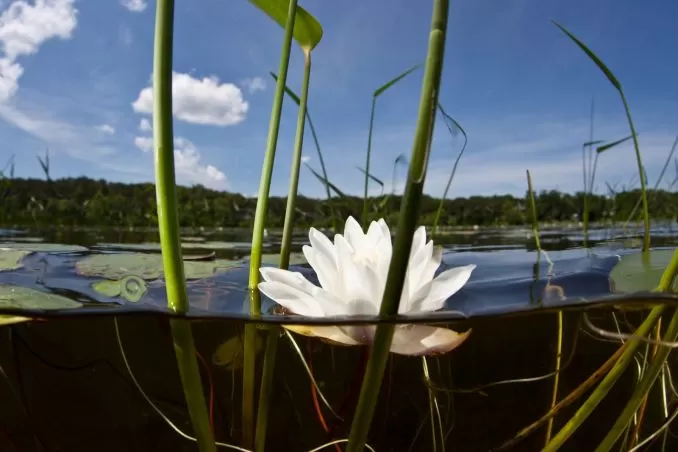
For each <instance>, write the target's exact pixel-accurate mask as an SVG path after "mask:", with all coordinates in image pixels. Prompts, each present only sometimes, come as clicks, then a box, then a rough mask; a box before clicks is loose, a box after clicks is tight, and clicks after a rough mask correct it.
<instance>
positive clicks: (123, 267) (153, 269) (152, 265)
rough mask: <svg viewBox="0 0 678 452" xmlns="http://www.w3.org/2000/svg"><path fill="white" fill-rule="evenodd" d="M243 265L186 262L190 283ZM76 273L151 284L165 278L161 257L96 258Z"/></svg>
mask: <svg viewBox="0 0 678 452" xmlns="http://www.w3.org/2000/svg"><path fill="white" fill-rule="evenodd" d="M241 265H242V262H239V261H231V260H227V259H216V260H212V261H185V262H184V272H185V276H186V279H202V278H207V277H210V276H214V275H215V274H217V273H221V272H224V271H227V270H229V269H231V268H235V267H239V266H241ZM75 269H76V271H77V272H78V273H79V274H81V275H84V276H99V277H101V278H106V279H112V280H119V279H122V278H123V277H125V276H138V277H139V278H142V279H145V280H147V281H148V280H153V279H158V278H160V277H161V276H163V263H162V256H161V255H160V254H144V253H124V254H95V255H91V256H88V257H86V258H84V259H81V260H79V261H78V262H76V263H75Z"/></svg>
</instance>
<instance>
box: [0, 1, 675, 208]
mask: <svg viewBox="0 0 678 452" xmlns="http://www.w3.org/2000/svg"><path fill="white" fill-rule="evenodd" d="M176 3H177V5H176V18H175V53H174V71H175V86H174V90H175V136H176V143H175V155H176V162H177V173H178V174H177V177H178V180H179V183H181V184H184V185H190V184H194V183H201V184H203V185H205V186H208V187H212V188H216V189H220V190H228V191H235V192H240V193H243V194H245V195H253V194H254V193H256V191H257V188H258V181H259V176H260V171H261V169H260V168H261V163H262V160H263V154H264V149H265V143H266V134H267V130H268V123H269V117H270V112H271V103H272V93H273V83H272V79H271V78H270V76H269V75H268V73H269V71H276V70H277V67H278V56H279V52H280V47H281V39H282V35H283V31H282V29H280V28H279V27H278V26H277V25H276V24H275V23H273V22H271V21H270V20H269V19H268V18H267V17H266V16H264V15H263V14H262V13H261V12H259V11H258V10H257V9H255V8H254V7H253V6H252V5H251V4H249V3H248V2H247V1H245V0H230V1H226V0H192V1H183V0H179V1H177V2H176ZM431 3H432V2H430V1H417V2H414V1H411V0H373V1H364V0H345V1H340V2H328V1H325V0H306V1H300V4H301V5H302V6H303V7H304V8H306V9H307V10H308V11H309V12H311V13H312V14H313V15H314V16H315V17H316V18H317V19H318V20H319V21H320V23H321V24H322V25H323V28H324V37H323V40H322V42H321V43H320V44H319V46H318V47H317V48H316V50H315V51H314V53H313V72H312V77H311V90H310V101H309V110H310V112H311V115H312V118H313V122H314V124H315V126H316V128H317V132H318V136H319V139H320V144H321V147H322V149H323V154H324V156H325V159H326V161H327V165H328V170H329V175H330V179H331V180H332V181H333V182H334V183H336V185H338V186H339V187H341V188H342V189H344V190H345V191H347V192H349V193H355V194H359V193H362V183H363V179H362V177H363V176H362V174H361V173H360V172H359V171H358V170H357V169H356V165H360V166H362V165H364V159H365V149H366V145H367V132H368V124H369V113H370V104H371V96H372V92H373V91H374V90H375V89H376V88H377V87H378V86H380V85H381V84H383V83H385V82H386V81H388V80H389V79H391V78H392V77H394V76H395V75H397V74H398V73H400V72H402V71H403V70H405V69H406V68H408V67H410V66H413V65H415V64H417V63H420V62H422V61H423V59H424V56H425V52H426V45H427V39H428V29H429V24H430V14H431ZM451 4H452V5H451V14H450V23H449V34H448V40H447V52H446V58H445V66H444V72H443V86H442V91H441V94H440V101H441V103H442V105H443V106H444V107H445V108H446V110H447V111H448V113H450V114H451V115H452V116H453V117H454V118H455V119H456V120H457V121H458V122H459V123H461V124H462V126H463V127H464V128H465V130H466V131H467V133H468V135H469V142H468V147H467V151H466V154H465V155H464V158H463V159H462V161H461V164H460V167H459V169H458V173H457V177H456V179H455V181H454V183H453V185H452V187H451V190H450V196H452V197H456V196H469V195H473V194H481V195H487V194H495V193H499V194H503V193H512V194H516V195H523V194H524V192H525V169H528V168H529V169H530V170H531V172H532V174H533V179H534V183H535V187H536V188H537V189H549V188H557V189H560V190H564V191H574V190H577V189H580V188H581V185H582V182H581V180H582V176H581V143H583V142H584V141H587V140H588V135H589V132H588V129H589V109H590V103H591V98H592V97H593V98H595V104H596V116H595V138H596V139H603V140H616V139H618V138H621V137H623V136H625V135H627V134H628V126H627V123H626V119H625V116H624V111H623V108H622V104H621V102H620V100H619V97H618V95H617V93H616V91H615V90H614V89H613V88H612V87H611V86H610V85H609V83H608V82H607V80H606V79H605V78H604V76H603V75H602V74H601V73H600V72H599V70H598V69H597V68H596V67H595V66H594V65H593V64H592V63H591V62H590V61H589V60H588V59H587V58H586V57H585V55H584V54H583V53H582V52H581V51H580V50H579V49H578V48H577V47H576V46H574V44H573V43H572V42H571V41H569V40H568V39H567V38H566V37H565V36H564V35H563V34H562V33H561V32H560V31H559V30H558V29H557V28H556V27H555V26H554V25H553V24H552V23H551V22H550V21H551V20H556V21H558V22H560V23H562V24H563V25H565V26H566V27H568V28H569V29H570V30H571V31H572V32H573V33H575V34H576V35H577V36H578V37H579V38H581V39H582V40H583V41H584V42H586V43H587V44H588V45H589V46H590V47H591V48H592V49H593V50H594V51H595V52H596V53H597V54H598V55H599V56H600V57H601V58H602V59H603V60H604V61H605V62H606V63H607V64H608V66H609V67H610V68H611V69H612V70H613V71H614V72H615V74H616V75H617V77H618V78H619V79H620V80H621V82H622V84H623V86H624V89H625V91H626V94H627V98H628V101H629V103H630V106H631V110H632V114H633V117H634V120H635V122H636V125H637V128H638V132H639V134H640V145H641V149H642V152H643V158H644V163H645V166H646V168H647V171H648V175H649V178H650V182H651V183H654V180H655V179H656V177H657V175H658V174H659V171H660V169H661V167H662V165H663V163H664V160H665V158H666V156H667V155H668V153H669V151H670V148H671V145H672V143H673V140H674V139H675V135H676V134H677V133H678V84H677V83H676V80H678V60H676V58H675V43H676V38H675V31H673V30H674V26H675V24H674V21H675V17H676V16H677V15H678V3H676V2H675V1H671V0H661V1H657V2H653V4H652V6H651V7H648V6H644V5H643V3H642V2H633V1H619V0H598V1H595V2H592V1H590V0H569V1H567V2H563V1H557V0H529V1H528V0H513V1H503V2H499V1H496V0H456V1H452V2H451ZM154 14H155V2H154V1H152V0H147V1H143V0H75V1H74V0H14V1H11V0H0V144H1V146H0V169H2V167H4V166H5V163H6V162H7V161H8V160H9V159H10V156H11V155H12V154H14V155H15V161H16V176H17V177H40V176H41V172H40V171H41V170H40V167H39V165H38V163H37V160H36V155H38V154H43V153H44V152H45V149H47V148H49V149H50V152H51V155H52V175H53V177H68V176H73V177H77V176H81V175H86V176H89V177H93V178H105V179H108V180H114V181H126V182H137V181H151V180H152V178H153V158H152V153H151V152H149V151H148V149H149V147H150V146H151V144H152V143H151V140H150V136H151V131H150V130H149V129H150V127H149V125H150V124H149V123H148V122H147V121H148V120H150V119H151V116H150V114H149V113H150V100H151V97H152V96H151V93H150V88H149V87H150V75H151V70H152V46H153V26H154ZM292 53H293V58H292V61H291V66H290V73H289V79H288V84H289V85H290V86H291V87H293V89H295V90H298V89H299V86H300V83H301V75H302V63H303V61H302V56H301V52H300V51H299V49H298V48H296V47H295V48H293V52H292ZM421 77H422V71H421V70H419V71H416V72H414V73H413V74H412V75H411V76H409V77H408V78H406V79H405V80H404V81H403V82H401V83H400V84H398V85H397V86H395V87H394V88H392V89H391V90H389V91H388V92H387V93H386V94H384V95H383V96H381V97H380V98H379V101H378V104H377V116H376V122H375V134H374V137H373V157H372V168H373V171H374V174H375V175H377V176H378V177H381V178H383V179H384V180H385V181H386V182H387V187H386V189H387V190H390V185H391V174H392V162H393V160H394V159H395V158H396V157H397V156H398V155H399V154H400V153H405V154H406V155H408V156H409V154H410V152H411V146H412V138H413V132H414V127H415V119H416V118H415V116H416V107H417V104H418V98H419V91H420V88H421ZM283 115H284V117H283V122H282V126H281V132H280V138H279V146H278V153H277V158H276V169H275V171H274V178H273V186H272V193H273V194H276V195H280V194H284V193H286V191H287V181H288V178H289V168H290V164H291V153H292V147H293V141H294V132H295V121H296V105H294V104H293V103H292V102H290V101H289V100H288V101H287V102H286V103H285V107H284V109H283ZM460 145H461V139H460V138H459V137H456V138H455V137H451V136H450V135H449V133H448V132H447V131H446V129H445V127H444V125H443V123H442V122H441V121H438V123H437V129H436V134H435V138H434V144H433V147H432V154H431V159H430V163H429V173H428V176H427V182H426V187H425V191H426V192H427V193H429V194H432V195H440V194H441V193H442V191H443V189H444V186H445V182H446V180H447V177H448V174H449V171H450V170H451V168H452V165H453V162H454V159H455V157H456V154H457V152H458V150H459V147H460ZM304 155H305V158H306V159H307V160H308V163H309V164H310V165H312V166H313V167H315V168H318V159H317V156H316V151H315V148H314V146H313V142H312V140H311V139H310V135H307V139H306V143H305V146H304ZM671 168H673V165H672V166H671ZM635 172H636V162H635V157H634V153H633V148H632V146H631V145H630V144H629V145H624V146H620V147H619V148H616V149H615V150H614V151H610V153H608V154H605V155H603V156H602V157H601V161H600V164H599V172H598V176H597V180H598V181H600V185H599V190H600V191H604V185H603V184H604V182H605V181H608V182H610V183H611V184H613V185H614V184H617V183H618V184H619V186H621V185H623V184H628V183H629V182H630V181H631V179H632V177H633V175H634V173H635ZM403 177H404V169H401V170H400V173H399V176H398V177H397V180H396V188H398V189H399V188H401V187H402V184H403ZM672 178H673V175H672V174H671V177H670V179H672ZM300 191H301V193H303V194H305V195H307V196H313V197H319V196H322V194H323V187H322V186H321V185H320V184H319V183H318V181H317V180H315V179H314V177H313V176H312V175H311V174H310V172H308V171H307V170H306V169H302V176H301V181H300ZM371 191H372V193H378V192H379V191H380V189H379V187H378V186H376V185H375V186H374V187H373V189H372V190H371Z"/></svg>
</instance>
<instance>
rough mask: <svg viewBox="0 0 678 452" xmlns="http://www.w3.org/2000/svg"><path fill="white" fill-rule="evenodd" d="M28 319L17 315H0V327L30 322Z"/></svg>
mask: <svg viewBox="0 0 678 452" xmlns="http://www.w3.org/2000/svg"><path fill="white" fill-rule="evenodd" d="M31 320H32V319H31V318H29V317H21V316H18V315H0V326H5V325H13V324H15V323H23V322H30V321H31Z"/></svg>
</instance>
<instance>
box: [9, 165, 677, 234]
mask: <svg viewBox="0 0 678 452" xmlns="http://www.w3.org/2000/svg"><path fill="white" fill-rule="evenodd" d="M4 181H5V182H6V183H5V184H4V185H5V187H4V189H3V190H0V203H1V205H2V210H1V211H0V225H2V226H5V227H7V226H25V227H35V226H66V227H74V226H118V227H149V226H156V225H157V217H156V199H155V186H154V185H153V184H151V183H142V184H127V183H119V182H108V181H105V180H94V179H89V178H85V177H80V178H65V179H51V180H42V179H21V178H16V179H11V180H9V179H5V180H4ZM535 196H536V200H537V218H538V221H539V223H540V224H541V225H542V226H544V225H546V224H548V223H552V224H564V223H572V222H576V221H578V220H579V219H581V217H582V209H583V205H584V197H585V194H584V193H582V192H578V193H574V194H571V193H563V192H559V191H557V190H548V191H541V192H539V193H535ZM588 196H589V199H588V204H589V221H590V222H591V223H599V224H600V223H603V224H607V225H612V224H616V223H620V224H623V223H624V222H626V221H627V220H629V219H630V220H631V222H634V223H635V222H636V221H641V215H640V212H639V211H638V209H635V216H636V218H630V217H631V214H632V213H633V212H634V208H635V206H636V204H637V202H638V199H639V197H640V190H637V189H636V190H626V191H619V192H610V194H609V195H600V194H589V195H588ZM177 200H178V204H179V224H180V226H181V227H251V225H252V220H253V217H254V212H255V209H256V203H257V199H256V198H248V197H245V196H243V195H241V194H237V193H229V192H221V191H216V190H211V189H208V188H205V187H203V186H200V185H197V186H193V187H183V186H178V187H177ZM372 200H373V202H371V203H370V204H371V205H372V206H375V207H374V208H373V209H372V211H371V212H370V216H371V217H372V218H377V217H382V216H383V217H384V218H385V219H386V221H387V222H388V223H389V224H390V223H392V222H394V221H397V216H398V210H399V209H398V207H399V205H400V202H401V196H400V195H391V194H385V195H382V196H379V197H375V198H372ZM648 200H649V205H650V210H651V211H652V213H653V220H654V221H657V220H675V218H676V213H677V212H678V211H677V210H676V206H678V193H675V192H670V191H667V190H648ZM286 202H287V200H286V197H276V196H271V197H270V198H269V207H268V218H267V222H266V225H267V227H269V228H280V227H282V226H283V223H284V219H285V209H286ZM362 203H363V198H362V197H361V196H348V195H345V196H343V197H338V196H335V197H333V198H332V199H331V200H329V201H328V200H327V199H315V198H308V197H305V196H301V195H299V196H298V197H297V199H296V218H295V227H298V228H305V227H308V226H311V225H313V226H315V227H331V226H332V213H334V214H335V215H337V216H338V217H339V218H347V217H348V216H349V215H354V216H356V217H357V216H358V215H359V214H360V212H361V209H362ZM439 205H440V199H438V198H433V197H431V196H427V195H424V196H423V197H422V199H421V217H420V222H421V224H425V225H429V226H430V225H432V224H433V223H434V220H435V215H436V211H437V209H438V207H439ZM377 206H378V207H380V208H377ZM443 206H444V207H443V211H442V214H441V217H440V226H442V227H446V226H447V227H450V226H452V227H473V226H476V225H477V226H513V225H527V224H529V223H530V221H531V219H530V213H529V210H528V206H529V203H528V201H527V198H520V197H516V196H512V195H494V196H471V197H469V198H454V199H446V200H445V201H444V204H443Z"/></svg>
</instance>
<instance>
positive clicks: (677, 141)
mask: <svg viewBox="0 0 678 452" xmlns="http://www.w3.org/2000/svg"><path fill="white" fill-rule="evenodd" d="M676 146H678V136H676V139H675V141H674V142H673V146H671V152H669V156H668V157H667V158H666V161H665V162H664V166H663V167H662V170H661V172H660V173H659V177H657V182H655V184H654V187H653V189H654V190H657V189H658V188H659V185H660V184H661V182H662V180H663V179H664V176H665V175H666V171H667V170H668V168H669V164H670V163H671V159H672V158H673V154H674V153H675V152H676ZM676 171H677V172H678V160H677V161H676ZM672 187H673V184H671V187H670V188H669V189H671V188H672ZM641 202H642V198H638V201H636V204H635V205H634V206H633V209H632V210H631V213H630V214H629V216H628V217H627V219H626V221H625V222H624V229H626V227H627V226H628V224H629V222H630V221H631V220H632V219H633V218H634V217H635V216H636V213H637V212H638V208H639V207H640V204H641Z"/></svg>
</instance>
